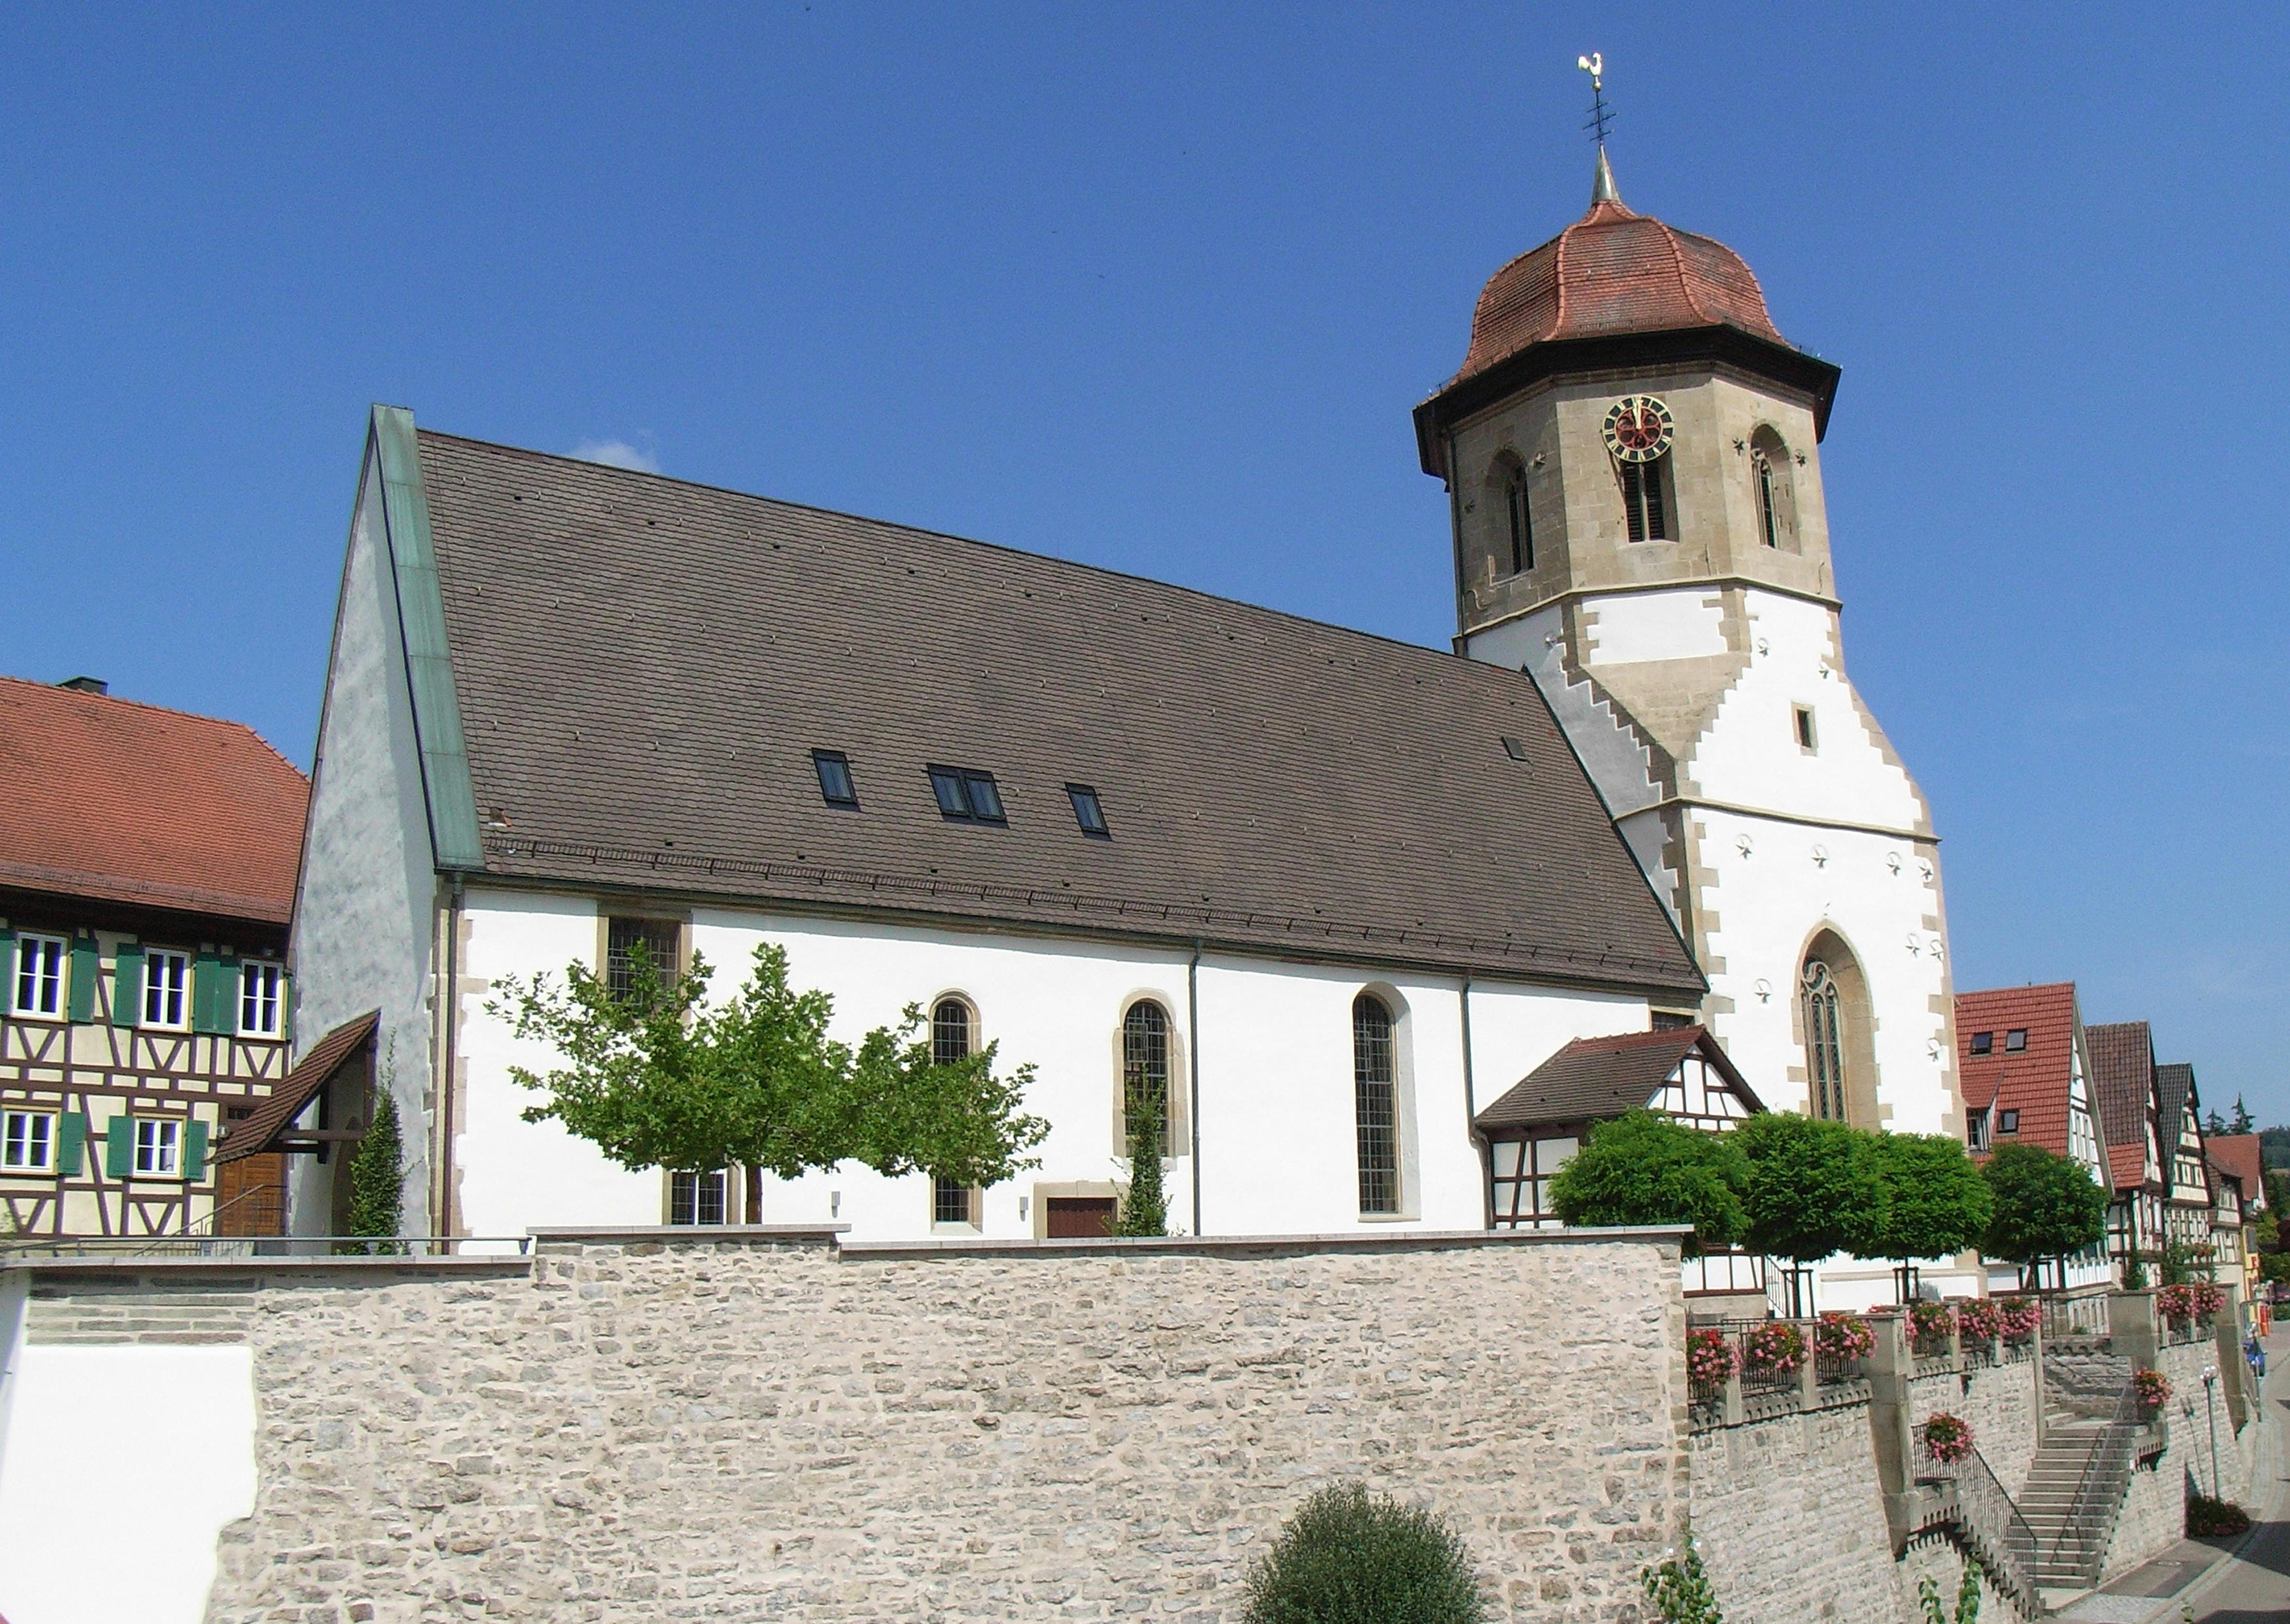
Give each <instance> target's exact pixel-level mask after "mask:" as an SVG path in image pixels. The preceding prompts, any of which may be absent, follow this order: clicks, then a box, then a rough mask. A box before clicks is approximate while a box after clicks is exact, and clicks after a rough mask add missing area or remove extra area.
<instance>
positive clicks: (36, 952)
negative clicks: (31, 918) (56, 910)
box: [8, 932, 71, 1020]
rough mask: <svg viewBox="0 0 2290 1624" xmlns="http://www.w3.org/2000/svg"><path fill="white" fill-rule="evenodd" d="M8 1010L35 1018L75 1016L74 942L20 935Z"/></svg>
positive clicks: (37, 935) (9, 989) (51, 1018)
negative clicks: (72, 1009)
mask: <svg viewBox="0 0 2290 1624" xmlns="http://www.w3.org/2000/svg"><path fill="white" fill-rule="evenodd" d="M8 1012H9V1013H10V1014H12V1015H18V1016H28V1017H30V1018H31V1019H32V1020H68V1019H69V1018H70V1016H71V943H69V942H68V941H66V940H64V939H63V938H62V937H60V936H46V935H41V934H38V933H36V932H35V933H28V934H26V935H22V936H19V937H17V938H16V974H15V978H14V980H13V982H12V984H11V985H10V987H9V988H8Z"/></svg>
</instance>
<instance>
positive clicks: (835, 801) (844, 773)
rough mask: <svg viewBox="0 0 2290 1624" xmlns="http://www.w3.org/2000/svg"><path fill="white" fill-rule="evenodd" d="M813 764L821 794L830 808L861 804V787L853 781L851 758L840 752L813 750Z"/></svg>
mask: <svg viewBox="0 0 2290 1624" xmlns="http://www.w3.org/2000/svg"><path fill="white" fill-rule="evenodd" d="M811 764H812V766H813V769H814V770H815V771H816V772H818V774H819V794H820V797H821V799H822V800H824V801H825V802H826V803H827V804H829V806H856V805H858V804H859V787H858V786H857V785H856V784H854V783H853V782H852V781H851V758H850V757H849V756H845V754H844V753H843V752H842V751H840V750H813V752H812V753H811Z"/></svg>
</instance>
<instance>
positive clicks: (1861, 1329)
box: [1813, 1309, 1877, 1359]
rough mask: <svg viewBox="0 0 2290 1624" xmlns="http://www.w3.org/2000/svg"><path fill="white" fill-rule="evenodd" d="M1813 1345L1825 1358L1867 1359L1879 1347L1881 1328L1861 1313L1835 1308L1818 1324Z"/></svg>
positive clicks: (1823, 1316)
mask: <svg viewBox="0 0 2290 1624" xmlns="http://www.w3.org/2000/svg"><path fill="white" fill-rule="evenodd" d="M1813 1345H1814V1348H1815V1349H1816V1350H1817V1351H1818V1352H1819V1353H1820V1355H1821V1356H1822V1358H1824V1359H1865V1358H1867V1357H1868V1356H1870V1354H1872V1353H1874V1352H1876V1351H1877V1332H1876V1331H1875V1330H1874V1329H1873V1328H1872V1327H1871V1326H1870V1324H1869V1322H1868V1321H1867V1320H1865V1319H1862V1317H1861V1316H1859V1315H1858V1314H1846V1313H1845V1312H1843V1311H1842V1310H1839V1309H1832V1310H1830V1312H1829V1313H1827V1314H1824V1315H1822V1316H1821V1319H1820V1321H1819V1323H1818V1324H1815V1325H1814V1328H1813Z"/></svg>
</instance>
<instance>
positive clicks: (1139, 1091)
mask: <svg viewBox="0 0 2290 1624" xmlns="http://www.w3.org/2000/svg"><path fill="white" fill-rule="evenodd" d="M1148 1102H1150V1104H1151V1106H1152V1108H1153V1109H1154V1110H1156V1111H1157V1112H1158V1114H1159V1116H1160V1118H1161V1154H1162V1155H1163V1156H1174V1155H1176V1154H1177V1145H1176V1126H1177V1124H1176V1121H1175V1118H1174V1116H1173V1113H1172V1112H1171V1111H1170V1109H1169V1012H1168V1011H1166V1010H1165V1009H1163V1008H1162V1007H1161V1006H1160V1005H1159V1004H1156V1003H1154V1002H1153V1001H1152V1000H1151V999H1149V998H1142V999H1140V1000H1139V1001H1138V1002H1136V1003H1135V1004H1131V1005H1130V1006H1129V1012H1128V1013H1127V1014H1125V1015H1124V1016H1123V1017H1122V1018H1121V1109H1122V1128H1123V1134H1122V1138H1123V1140H1124V1142H1126V1141H1127V1139H1128V1132H1127V1129H1128V1124H1129V1121H1130V1119H1131V1118H1133V1117H1134V1116H1136V1115H1137V1113H1138V1112H1140V1111H1141V1110H1143V1109H1144V1108H1146V1106H1147V1104H1148Z"/></svg>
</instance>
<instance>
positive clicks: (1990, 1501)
mask: <svg viewBox="0 0 2290 1624" xmlns="http://www.w3.org/2000/svg"><path fill="white" fill-rule="evenodd" d="M1931 1466H1932V1475H1933V1476H1935V1477H1943V1478H1946V1479H1947V1480H1948V1481H1950V1482H1951V1483H1953V1484H1955V1485H1956V1498H1957V1507H1958V1516H1959V1518H1960V1519H1961V1521H1962V1523H1963V1525H1964V1528H1965V1532H1966V1533H1967V1534H1968V1535H1975V1536H1978V1537H1979V1538H1981V1539H1982V1540H1983V1541H1984V1542H1985V1543H1987V1544H1989V1545H1990V1546H1992V1547H1993V1548H1994V1551H1993V1555H1992V1556H1991V1557H1990V1562H1991V1564H1992V1565H1993V1566H1994V1568H1995V1569H1996V1570H1997V1571H1996V1572H1993V1573H1991V1574H1990V1578H1992V1579H1994V1580H1997V1581H1998V1582H1997V1588H1998V1589H2005V1590H2011V1591H2013V1592H2014V1593H2015V1598H2016V1599H2017V1600H2018V1601H2019V1602H2020V1603H2021V1604H2022V1605H2023V1606H2024V1607H2026V1608H2030V1609H2032V1610H2034V1611H2037V1612H2041V1611H2042V1609H2041V1606H2040V1604H2039V1603H2040V1599H2041V1594H2042V1593H2041V1591H2040V1590H2039V1589H2038V1587H2037V1583H2036V1565H2037V1557H2038V1554H2039V1553H2040V1551H2041V1550H2042V1548H2043V1547H2042V1545H2041V1544H2040V1543H2039V1542H2038V1540H2037V1539H2036V1531H2035V1530H2034V1529H2032V1528H2030V1527H2029V1526H2028V1519H2027V1518H2026V1517H2024V1516H2021V1515H2020V1508H2019V1507H2018V1506H2017V1505H2015V1504H2014V1503H2013V1500H2012V1496H2011V1495H2010V1493H2008V1492H2006V1490H2005V1487H2004V1484H2002V1483H2001V1482H2000V1481H1999V1480H1998V1478H1997V1476H1996V1471H1995V1468H1992V1467H1990V1465H1989V1464H1988V1457H1987V1456H1985V1455H1983V1454H1982V1453H1981V1452H1980V1451H1979V1449H1978V1447H1977V1446H1974V1449H1973V1451H1972V1452H1971V1453H1969V1454H1967V1455H1966V1456H1965V1458H1964V1459H1963V1460H1951V1461H1941V1460H1934V1461H1932V1462H1931ZM1999 1525H2000V1532H1999Z"/></svg>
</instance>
